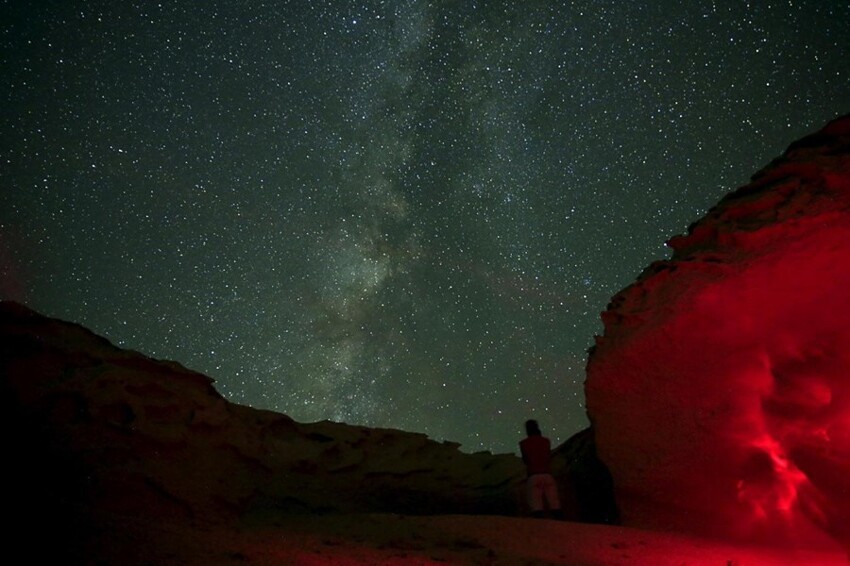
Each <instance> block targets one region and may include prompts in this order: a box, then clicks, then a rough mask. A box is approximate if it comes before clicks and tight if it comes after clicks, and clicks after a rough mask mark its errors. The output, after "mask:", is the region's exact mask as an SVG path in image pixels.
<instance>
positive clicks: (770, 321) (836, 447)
mask: <svg viewBox="0 0 850 566" xmlns="http://www.w3.org/2000/svg"><path fill="white" fill-rule="evenodd" d="M669 245H670V247H672V249H673V250H674V253H673V256H672V259H671V260H669V261H661V262H657V263H655V264H653V265H651V266H650V267H649V268H647V269H646V270H645V271H644V273H643V274H641V276H640V277H639V278H638V280H637V281H636V282H635V283H634V284H632V285H631V286H629V287H627V288H626V289H624V290H623V291H621V292H620V293H619V294H617V295H616V296H615V297H614V298H613V300H612V302H611V304H610V305H609V307H608V309H607V311H606V312H605V313H603V322H604V324H605V332H604V336H603V337H598V338H597V344H596V346H595V347H594V348H593V351H592V353H591V356H590V358H589V360H588V366H587V381H586V394H587V407H588V415H589V418H590V420H591V423H592V428H593V430H594V434H595V438H596V445H597V451H598V454H599V457H600V458H601V459H602V461H604V462H605V464H607V466H608V468H609V469H610V471H611V474H612V476H613V481H614V485H615V489H616V497H617V503H618V505H619V507H620V511H621V514H622V520H623V524H625V525H630V526H642V527H653V528H673V529H678V530H685V531H691V532H697V533H702V534H712V535H720V536H724V537H731V538H741V539H748V540H756V539H760V540H762V541H766V542H771V543H774V544H778V543H786V544H799V545H811V544H816V543H817V542H818V541H819V540H821V539H823V538H824V537H825V536H826V535H825V533H828V534H829V535H831V536H832V537H834V538H835V539H837V540H839V541H840V542H842V543H843V544H845V545H847V546H850V545H848V542H849V541H850V489H849V488H848V487H847V486H848V483H847V482H848V478H850V323H848V316H849V315H850V116H845V117H843V118H840V119H837V120H835V121H833V122H831V123H830V124H828V125H827V126H826V127H825V128H824V129H822V130H821V131H819V132H817V133H815V134H813V135H811V136H809V137H806V138H804V139H802V140H800V141H798V142H796V143H794V144H792V145H791V146H790V147H789V148H788V150H787V151H786V152H785V154H784V155H783V156H782V157H781V158H779V159H776V160H775V161H774V162H773V163H771V164H770V165H769V166H767V167H766V168H765V169H764V170H762V171H760V172H759V173H757V174H756V175H755V176H754V177H753V178H752V181H751V183H750V184H748V185H746V186H744V187H741V188H739V189H738V190H736V191H735V192H733V193H731V194H730V195H728V196H727V197H726V198H724V199H723V200H722V201H721V202H720V203H719V204H718V205H717V206H716V207H714V208H713V209H712V210H711V211H709V213H708V214H707V216H706V217H705V218H703V219H701V220H700V221H698V222H696V223H695V224H694V225H692V226H691V227H690V229H689V231H688V234H687V235H684V236H680V237H676V238H674V239H673V240H671V241H670V242H669Z"/></svg>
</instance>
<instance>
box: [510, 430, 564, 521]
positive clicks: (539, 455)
mask: <svg viewBox="0 0 850 566" xmlns="http://www.w3.org/2000/svg"><path fill="white" fill-rule="evenodd" d="M525 432H526V435H527V438H525V439H523V440H522V441H521V442H520V443H519V450H520V453H521V454H522V461H523V462H525V469H526V472H527V474H528V479H527V480H526V482H527V484H526V485H527V489H528V506H529V507H530V508H531V514H532V515H533V516H534V517H545V516H546V506H548V508H549V511H550V512H551V513H552V514H553V515H554V516H555V517H556V518H559V519H560V518H563V511H562V510H561V501H560V499H559V498H558V486H557V484H556V483H555V478H553V477H552V470H551V467H550V458H551V453H552V445H551V443H550V442H549V439H548V438H546V437H545V436H543V434H541V432H540V425H538V424H537V421H536V420H534V419H529V420H527V421H525Z"/></svg>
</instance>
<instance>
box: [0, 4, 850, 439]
mask: <svg viewBox="0 0 850 566" xmlns="http://www.w3.org/2000/svg"><path fill="white" fill-rule="evenodd" d="M0 76H1V77H2V83H0V84H2V89H0V97H2V98H0V103H2V107H3V111H2V114H0V298H3V299H14V300H17V301H20V302H23V303H25V304H27V305H28V306H30V307H31V308H34V309H36V310H39V311H40V312H42V313H44V314H47V315H49V316H55V317H59V318H62V319H65V320H70V321H73V322H77V323H80V324H82V325H84V326H86V327H88V328H90V329H91V330H93V331H95V332H97V333H98V334H101V335H103V336H105V337H107V338H108V339H110V340H111V341H112V342H113V343H115V344H116V345H119V346H121V347H125V348H130V349H134V350H138V351H140V352H142V353H144V354H146V355H150V356H152V357H155V358H160V359H171V360H177V361H179V362H180V363H182V364H183V365H185V366H187V367H190V368H192V369H195V370H198V371H201V372H203V373H205V374H207V375H209V376H210V377H212V378H214V379H215V387H216V389H217V390H218V391H219V392H220V393H222V394H223V395H224V396H225V397H227V398H228V399H229V400H231V401H233V402H236V403H241V404H246V405H250V406H253V407H258V408H264V409H271V410H274V411H279V412H283V413H286V414H288V415H290V416H292V417H293V418H295V419H297V420H300V421H316V420H322V419H331V420H336V421H343V422H348V423H351V424H359V425H368V426H381V427H392V428H401V429H404V430H410V431H417V432H423V433H426V434H428V435H429V436H430V437H432V438H434V439H436V440H451V441H456V442H460V443H461V444H462V450H464V451H468V452H473V451H477V450H491V451H495V452H515V451H516V442H517V441H518V440H519V439H520V438H521V436H522V423H523V421H524V420H525V419H526V418H531V417H533V418H537V419H538V420H539V421H540V423H541V426H542V428H543V431H544V433H545V434H547V435H548V436H550V437H551V438H552V440H553V443H559V442H562V441H564V440H566V439H567V438H568V437H569V436H571V435H572V434H573V433H575V432H577V431H578V430H580V429H581V428H584V427H585V426H586V425H587V418H586V415H585V410H584V406H583V400H584V395H583V382H584V366H585V363H586V359H587V348H588V347H589V346H591V345H592V343H593V337H594V335H595V334H600V333H601V332H602V326H601V322H600V318H599V314H600V312H601V311H603V310H604V309H605V306H606V304H607V303H608V301H609V299H610V298H611V296H612V295H613V294H614V293H616V292H617V291H618V290H620V289H621V288H623V287H625V286H626V285H628V284H629V283H631V282H632V281H633V280H634V279H635V278H636V277H637V275H638V274H639V273H640V272H641V270H642V269H643V268H644V267H645V266H646V265H648V264H649V263H650V262H651V261H653V260H657V259H664V258H667V257H669V256H670V250H669V249H668V248H667V247H666V246H665V244H664V242H665V241H666V240H668V239H669V238H670V237H672V236H674V235H676V234H680V233H683V232H684V231H686V229H687V226H688V225H689V224H690V223H691V222H693V221H695V220H697V219H698V218H699V217H701V216H702V215H703V214H704V213H705V212H706V211H707V210H708V208H709V207H711V206H712V205H713V204H715V203H716V202H717V201H718V200H719V199H720V198H721V197H722V196H723V195H724V194H726V193H728V192H730V191H731V190H733V189H734V188H735V187H737V186H740V185H742V184H745V183H746V182H747V180H748V179H749V176H750V175H751V174H753V173H754V172H755V171H757V170H758V169H760V168H762V167H763V166H765V165H766V164H767V163H768V162H769V161H770V160H771V159H773V158H774V157H776V156H778V155H779V154H780V153H781V152H782V151H783V150H784V149H785V148H786V147H787V146H788V145H789V144H790V143H791V142H792V141H794V140H796V139H798V138H800V137H802V136H803V135H805V134H807V133H810V132H812V131H814V130H817V129H819V128H820V127H821V126H822V125H823V124H825V123H826V122H827V121H829V120H831V119H833V118H835V117H836V116H838V115H840V114H843V113H846V112H848V111H850V2H846V1H829V0H793V1H789V0H784V1H771V0H764V1H753V2H746V1H743V0H735V1H732V0H714V1H699V2H680V1H679V0H675V1H673V0H657V1H654V2H637V1H629V0H610V1H608V0H599V1H589V0H585V1H534V0H523V1H521V2H520V1H495V0H494V1H472V0H470V1H448V0H444V1H436V0H430V1H427V0H406V1H389V0H387V1H383V0H372V1H363V0H358V1H350V2H349V1H341V0H340V1H336V0H333V1H331V0H310V1H307V0H301V1H275V2H272V1H265V2H263V1H248V0H231V1H222V0H203V1H194V2H189V1H180V0H174V1H168V0H162V1H159V2H157V1H150V2H147V1H137V0H127V1H122V2H115V1H108V2H107V1H89V2H63V1H50V0H40V1H38V2H31V1H19V0H3V1H0Z"/></svg>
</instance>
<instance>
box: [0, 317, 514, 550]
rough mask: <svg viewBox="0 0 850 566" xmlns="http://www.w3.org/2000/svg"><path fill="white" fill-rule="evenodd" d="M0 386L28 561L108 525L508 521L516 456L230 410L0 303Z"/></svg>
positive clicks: (206, 386)
mask: <svg viewBox="0 0 850 566" xmlns="http://www.w3.org/2000/svg"><path fill="white" fill-rule="evenodd" d="M0 377H2V379H0V388H2V390H0V402H2V407H0V414H2V418H3V443H4V447H5V448H6V458H5V461H6V462H9V463H10V465H9V470H10V473H9V474H8V475H7V477H8V478H9V483H8V484H7V485H8V486H9V489H10V493H9V497H8V498H7V501H9V505H8V506H7V508H6V511H7V513H8V514H9V515H10V516H20V517H22V520H21V521H17V522H15V524H16V527H15V528H16V529H18V532H14V533H13V534H12V539H15V538H16V537H17V536H21V537H27V536H29V533H30V532H31V531H41V532H46V533H47V534H48V536H49V537H50V538H51V540H53V541H55V544H54V545H48V546H46V547H41V548H39V549H32V550H33V551H34V552H35V551H43V552H47V553H50V552H54V551H57V552H58V549H59V548H62V547H63V545H68V546H80V545H84V544H86V542H85V541H88V543H90V544H99V543H98V542H97V536H98V535H97V533H98V531H99V530H100V529H103V528H104V521H106V522H108V521H109V519H108V517H110V516H111V517H118V516H121V517H128V516H130V517H144V518H145V520H149V521H150V520H152V521H156V520H157V518H158V517H160V518H163V519H165V518H167V519H169V520H175V519H176V520H181V521H186V522H191V523H195V524H208V523H222V522H232V521H237V520H239V521H244V520H246V519H250V518H251V517H253V518H255V519H258V520H261V519H262V518H263V517H272V516H281V515H294V514H302V513H308V514H314V515H315V514H327V513H345V512H358V513H369V512H392V513H404V514H413V515H424V514H433V513H443V514H449V513H457V514H469V513H480V514H484V513H488V514H503V515H514V514H520V513H521V512H522V505H523V496H522V483H523V474H524V469H523V466H522V463H521V462H520V460H519V458H517V457H516V456H514V455H511V454H504V455H492V454H490V453H488V452H482V453H477V454H466V453H463V452H461V451H460V450H459V449H458V447H459V445H457V444H452V443H439V442H435V441H433V440H430V439H428V438H427V437H426V436H425V435H423V434H415V433H408V432H402V431H398V430H389V429H369V428H365V427H356V426H349V425H344V424H339V423H332V422H320V423H313V424H303V423H298V422H295V421H293V420H292V419H290V418H289V417H287V416H285V415H282V414H278V413H274V412H270V411H261V410H255V409H252V408H249V407H245V406H240V405H236V404H233V403H229V402H228V401H226V400H225V399H224V398H222V397H221V395H219V394H218V393H217V392H216V391H215V389H214V387H213V383H212V380H211V379H210V378H208V377H206V376H204V375H201V374H199V373H196V372H194V371H191V370H188V369H186V368H184V367H182V366H180V365H179V364H176V363H173V362H161V361H155V360H151V359H149V358H146V357H145V356H142V355H141V354H138V353H136V352H131V351H127V350H122V349H119V348H117V347H115V346H113V345H112V344H110V343H109V342H108V341H107V340H105V339H103V338H101V337H99V336H96V335H95V334H93V333H91V332H90V331H88V330H87V329H85V328H83V327H81V326H78V325H75V324H71V323H68V322H63V321H60V320H55V319H50V318H46V317H44V316H41V315H39V314H37V313H35V312H33V311H31V310H29V309H27V308H25V307H23V306H21V305H19V304H16V303H11V302H3V303H0ZM80 552H84V550H80ZM59 556H62V557H67V554H59Z"/></svg>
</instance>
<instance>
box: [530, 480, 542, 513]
mask: <svg viewBox="0 0 850 566" xmlns="http://www.w3.org/2000/svg"><path fill="white" fill-rule="evenodd" d="M540 477H541V476H539V475H537V476H531V477H530V478H528V481H527V483H526V485H527V489H528V507H529V509H531V516H532V517H538V518H540V517H543V516H544V512H543V489H542V486H541V485H540Z"/></svg>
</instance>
